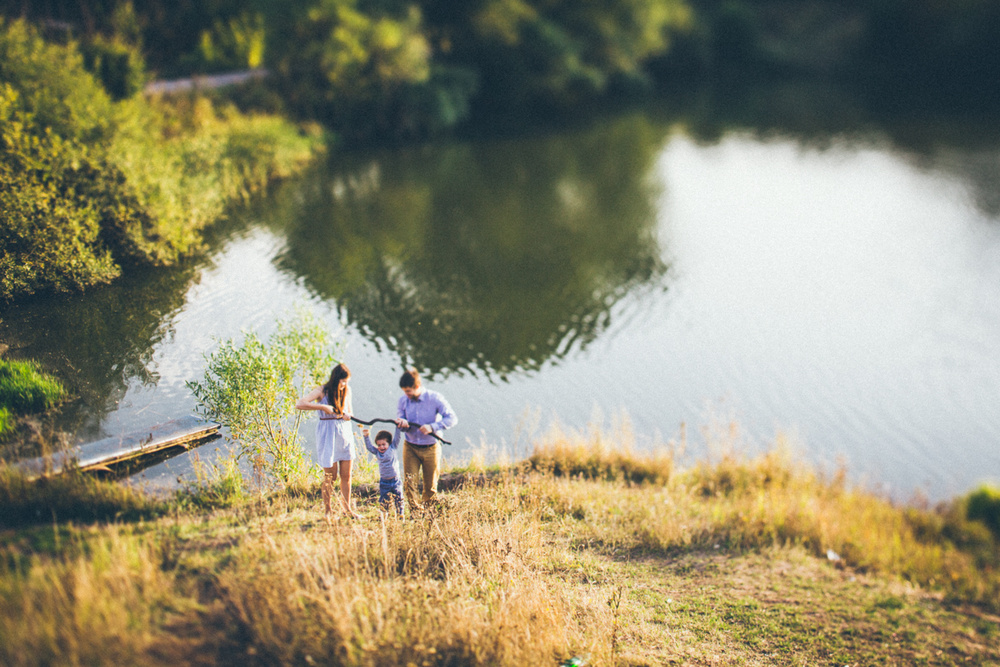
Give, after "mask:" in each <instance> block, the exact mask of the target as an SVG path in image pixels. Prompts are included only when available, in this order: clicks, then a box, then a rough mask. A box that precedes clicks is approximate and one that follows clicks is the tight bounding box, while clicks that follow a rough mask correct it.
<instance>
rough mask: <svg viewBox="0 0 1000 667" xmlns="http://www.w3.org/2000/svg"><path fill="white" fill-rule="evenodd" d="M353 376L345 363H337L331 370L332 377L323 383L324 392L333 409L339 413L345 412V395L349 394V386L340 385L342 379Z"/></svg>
mask: <svg viewBox="0 0 1000 667" xmlns="http://www.w3.org/2000/svg"><path fill="white" fill-rule="evenodd" d="M349 377H351V371H350V370H348V368H347V366H346V365H344V364H337V365H336V366H334V367H333V370H332V371H330V379H329V380H327V381H326V384H325V385H323V393H324V394H326V400H327V401H329V403H330V405H332V406H333V409H334V410H335V411H337V412H339V413H341V414H342V413H343V412H344V397H345V396H346V395H347V388H346V387H341V386H340V381H341V380H344V379H346V378H349Z"/></svg>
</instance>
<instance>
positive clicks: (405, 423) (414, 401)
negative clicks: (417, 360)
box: [396, 369, 458, 512]
mask: <svg viewBox="0 0 1000 667" xmlns="http://www.w3.org/2000/svg"><path fill="white" fill-rule="evenodd" d="M399 388H400V389H402V390H403V395H402V396H400V397H399V403H398V404H397V405H396V426H398V427H399V428H400V429H402V430H403V438H404V442H403V491H404V493H405V494H406V502H407V504H408V505H409V506H410V511H411V512H412V511H413V510H420V509H423V508H424V505H426V504H429V503H430V502H432V501H433V500H434V498H435V496H436V495H437V485H438V466H439V464H440V462H441V443H439V442H438V441H437V439H436V438H435V437H434V436H433V435H431V433H437V432H438V431H443V430H444V429H446V428H450V427H452V426H454V425H455V424H457V423H458V417H456V416H455V411H454V410H452V409H451V406H450V405H449V404H448V401H447V400H445V398H444V396H442V395H441V394H439V393H438V392H436V391H431V390H430V389H425V388H424V387H423V386H421V384H420V375H419V374H418V373H417V371H416V370H413V369H410V370H407V371H405V372H404V373H403V376H402V377H401V378H399ZM421 469H423V470H422V471H423V478H424V492H423V495H422V496H421V497H420V499H419V501H418V499H417V474H418V473H420V472H421Z"/></svg>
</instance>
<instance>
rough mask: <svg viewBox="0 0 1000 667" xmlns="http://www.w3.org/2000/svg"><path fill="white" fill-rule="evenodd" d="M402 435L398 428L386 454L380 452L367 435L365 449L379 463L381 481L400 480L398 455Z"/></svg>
mask: <svg viewBox="0 0 1000 667" xmlns="http://www.w3.org/2000/svg"><path fill="white" fill-rule="evenodd" d="M401 435H402V433H401V432H400V430H399V429H398V428H397V429H396V434H395V435H394V436H393V437H392V442H391V443H389V446H388V447H387V448H386V450H385V452H384V453H383V452H379V451H378V447H376V446H375V445H373V444H372V442H371V440H369V439H368V436H367V435H366V436H365V449H367V450H368V451H369V452H371V453H372V454H374V455H375V460H376V461H378V476H379V479H399V458H398V457H397V456H396V453H397V452H398V451H399V437H400V436H401Z"/></svg>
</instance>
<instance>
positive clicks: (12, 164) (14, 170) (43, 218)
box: [0, 84, 119, 299]
mask: <svg viewBox="0 0 1000 667" xmlns="http://www.w3.org/2000/svg"><path fill="white" fill-rule="evenodd" d="M19 100H20V96H19V94H18V93H17V92H16V91H15V90H13V88H11V86H9V85H7V84H0V214H2V216H3V219H2V221H0V248H2V249H3V253H2V254H0V299H9V298H11V297H12V296H15V295H18V294H31V293H33V292H35V291H38V290H41V289H55V290H57V291H69V290H73V289H81V288H82V287H84V286H86V285H93V284H100V283H105V282H108V281H110V280H111V279H112V278H115V277H116V276H117V275H118V273H119V269H118V267H117V265H116V264H115V263H114V261H113V259H112V257H111V254H110V252H109V251H108V250H107V249H106V248H105V247H104V246H103V244H102V242H101V239H100V232H101V214H100V211H99V209H98V208H97V206H95V202H94V201H93V200H92V199H90V198H88V197H86V196H85V195H84V192H83V191H82V190H81V188H79V187H78V185H79V184H80V181H81V180H86V178H85V176H84V174H86V173H88V172H92V171H94V170H93V168H92V167H91V166H90V162H89V159H88V158H87V157H86V153H85V151H83V150H82V148H81V147H80V146H79V145H77V144H75V143H74V142H73V141H72V140H66V139H63V138H61V137H59V136H58V135H56V134H54V133H52V132H51V131H43V132H39V131H38V130H37V128H35V127H33V126H34V125H35V119H34V116H33V114H31V113H30V112H25V111H23V110H21V109H18V106H19V105H18V102H19Z"/></svg>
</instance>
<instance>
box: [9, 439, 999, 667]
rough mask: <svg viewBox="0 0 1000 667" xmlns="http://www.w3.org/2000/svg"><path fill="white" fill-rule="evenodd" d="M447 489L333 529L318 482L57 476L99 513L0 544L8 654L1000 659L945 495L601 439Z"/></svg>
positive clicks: (973, 560)
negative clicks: (165, 498)
mask: <svg viewBox="0 0 1000 667" xmlns="http://www.w3.org/2000/svg"><path fill="white" fill-rule="evenodd" d="M372 472H373V469H372V467H371V466H369V465H367V463H366V464H365V465H363V466H361V468H360V469H359V474H358V482H359V484H364V483H367V482H370V481H371V480H370V479H368V478H369V477H370V476H371V475H372ZM464 472H465V473H466V474H467V475H468V477H467V479H470V480H471V479H475V480H476V482H475V483H467V484H465V485H463V486H460V487H458V488H455V489H454V490H451V491H448V492H446V493H443V494H442V496H441V503H440V506H439V507H438V508H437V509H436V510H435V511H433V512H430V513H427V514H424V515H421V516H416V517H411V519H410V520H407V521H397V520H395V519H392V518H389V519H388V520H386V519H383V518H382V517H381V516H380V515H379V513H378V511H377V509H376V508H375V505H374V501H373V498H371V497H370V496H367V495H363V496H361V497H359V498H358V501H357V503H358V509H359V511H360V512H361V514H362V515H363V518H362V520H361V521H359V522H349V521H347V520H341V521H338V522H335V523H334V524H333V525H327V524H326V523H325V522H324V521H323V520H322V517H321V514H320V511H319V505H318V502H319V501H318V488H317V486H316V485H311V486H309V487H308V488H306V489H298V490H293V491H286V492H281V493H264V494H258V493H251V494H248V495H244V494H243V493H241V492H238V491H236V490H234V489H232V488H231V487H229V490H228V491H227V490H226V488H227V487H226V486H225V480H226V479H227V475H226V474H225V472H224V471H223V472H221V473H219V474H216V475H215V476H211V475H210V476H208V477H206V478H205V479H204V480H203V484H202V485H201V486H200V487H199V489H200V490H196V489H189V490H188V492H187V493H185V494H181V495H180V496H178V499H177V500H175V501H171V502H168V503H160V502H159V501H153V500H150V499H145V500H143V499H142V496H141V495H140V494H136V493H135V492H132V491H128V490H125V489H124V487H120V486H118V487H114V488H115V489H117V491H115V492H109V491H108V490H107V489H108V488H110V487H107V486H101V485H98V484H96V483H92V482H88V483H86V484H82V485H81V484H77V485H76V487H75V488H77V489H78V490H79V489H90V490H89V491H82V492H80V493H82V494H83V495H78V496H77V497H76V502H73V498H72V496H73V493H74V492H73V491H71V488H73V487H71V486H70V484H71V483H70V482H64V484H66V486H62V487H59V488H58V489H55V488H53V489H50V491H58V493H57V494H53V495H52V497H53V498H55V497H58V498H59V499H60V502H61V503H62V505H63V507H64V508H65V510H66V511H69V509H70V508H71V507H77V508H79V506H81V505H85V504H87V502H88V501H86V500H85V496H86V495H87V494H88V493H89V494H92V495H93V499H94V501H96V499H97V498H98V497H100V498H101V499H102V500H101V502H103V503H104V505H103V507H104V509H103V510H102V511H101V512H99V513H97V514H94V515H93V516H94V517H98V516H103V517H104V519H103V520H98V521H97V522H96V523H89V524H87V523H78V522H79V521H86V520H87V519H86V518H85V517H83V516H80V515H77V516H78V518H77V519H76V520H75V521H74V522H67V521H65V518H66V517H67V515H66V514H61V513H60V512H62V511H63V509H59V510H58V511H52V512H49V513H48V514H46V515H45V517H44V520H41V519H39V523H38V524H37V525H35V526H34V527H32V526H30V525H27V524H22V525H21V527H20V528H19V529H17V530H14V529H11V528H8V529H5V530H4V531H3V533H2V534H0V550H2V552H3V559H2V562H3V563H5V566H4V569H3V571H2V575H0V636H3V637H5V638H7V639H6V640H5V641H4V642H2V643H0V647H2V648H0V656H2V661H3V662H4V664H10V665H19V664H37V663H51V662H67V663H71V664H78V663H87V664H118V663H133V664H135V663H142V664H166V663H170V664H231V663H239V664H244V665H253V664H324V663H325V664H328V663H331V662H335V663H337V664H349V665H378V664H417V665H445V664H448V665H465V664H470V665H471V664H497V665H524V664H588V665H652V664H656V665H660V664H690V665H706V664H722V665H753V664H768V665H772V664H837V665H842V664H851V665H870V664H886V665H912V664H927V665H953V664H956V665H957V664H977V665H990V664H1000V616H998V615H997V609H998V604H997V602H998V598H997V591H998V590H1000V589H998V584H997V563H996V562H995V560H994V561H991V562H986V561H982V560H980V561H977V558H980V559H982V558H987V556H985V555H984V554H988V553H992V554H993V556H992V557H993V558H994V559H995V558H996V551H997V549H996V538H995V537H993V536H992V535H991V534H990V533H989V531H988V529H987V528H986V527H985V525H983V524H980V523H979V522H970V521H968V520H966V519H965V518H964V517H962V516H960V515H959V513H958V512H959V508H960V507H962V506H963V505H962V502H960V501H956V502H955V503H952V504H949V506H948V507H941V508H937V509H933V510H932V509H920V508H915V507H894V506H892V505H891V504H889V503H887V502H885V501H884V500H881V499H879V498H877V497H874V496H871V495H869V494H865V493H863V492H859V491H856V490H851V489H849V488H847V487H846V486H845V484H844V482H843V479H841V478H839V477H835V478H833V479H824V478H822V477H821V476H819V475H817V474H816V473H815V472H813V471H811V470H809V469H807V468H806V467H804V466H803V465H802V464H801V463H798V462H796V461H795V460H794V459H792V458H791V457H789V456H788V455H787V454H783V453H781V452H780V450H775V451H772V452H771V453H769V454H766V455H764V456H761V457H759V458H756V459H745V458H742V457H739V456H737V455H735V454H733V453H725V454H720V455H719V456H718V457H716V458H715V459H714V460H713V461H711V462H704V463H702V464H699V465H695V466H693V467H691V468H688V469H680V468H678V467H677V466H676V465H675V463H674V461H673V457H672V456H671V455H670V453H668V452H660V453H658V454H655V455H651V456H638V455H635V454H632V453H629V452H621V451H618V450H617V447H616V446H615V447H613V446H612V444H611V443H610V442H609V441H608V440H605V441H603V442H602V440H601V439H600V437H597V438H594V439H592V440H589V441H584V440H583V439H581V438H577V437H569V438H564V437H559V436H556V437H552V438H549V439H548V440H547V441H546V442H543V443H539V445H538V448H537V449H536V452H535V455H534V456H533V457H532V458H531V459H530V460H529V461H526V462H524V463H522V464H519V465H515V466H510V467H505V468H503V469H495V470H494V471H492V474H491V475H485V476H484V475H476V474H473V473H476V472H477V470H476V469H474V468H473V469H469V470H466V471H464ZM5 488H7V490H8V491H9V490H12V489H10V486H9V479H8V482H7V486H6V487H5ZM359 488H361V487H359ZM36 494H38V495H37V496H36V501H37V502H39V503H42V502H43V501H42V500H41V498H42V496H43V495H44V493H43V492H42V491H38V492H36ZM116 494H117V495H116ZM4 500H5V504H6V503H7V502H9V501H10V500H11V498H9V497H8V498H5V499H4ZM91 504H92V505H93V506H95V507H96V505H97V503H96V502H92V503H91ZM116 506H117V507H118V509H115V507H116ZM36 512H38V513H39V515H41V514H42V513H44V511H43V509H42V504H39V505H38V506H37V508H36ZM5 516H11V515H10V514H6V513H5ZM23 516H25V517H27V516H28V513H24V514H23ZM52 517H55V521H53V519H52ZM60 517H61V518H60ZM972 538H975V539H978V540H979V541H980V543H979V546H980V547H981V548H982V551H981V552H979V551H977V550H975V549H971V550H970V546H971V545H973V542H974V541H975V540H973V539H972ZM976 553H979V556H976V555H975V554H976ZM15 638H16V639H15ZM574 659H576V660H577V662H576V663H572V662H571V661H572V660H574Z"/></svg>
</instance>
